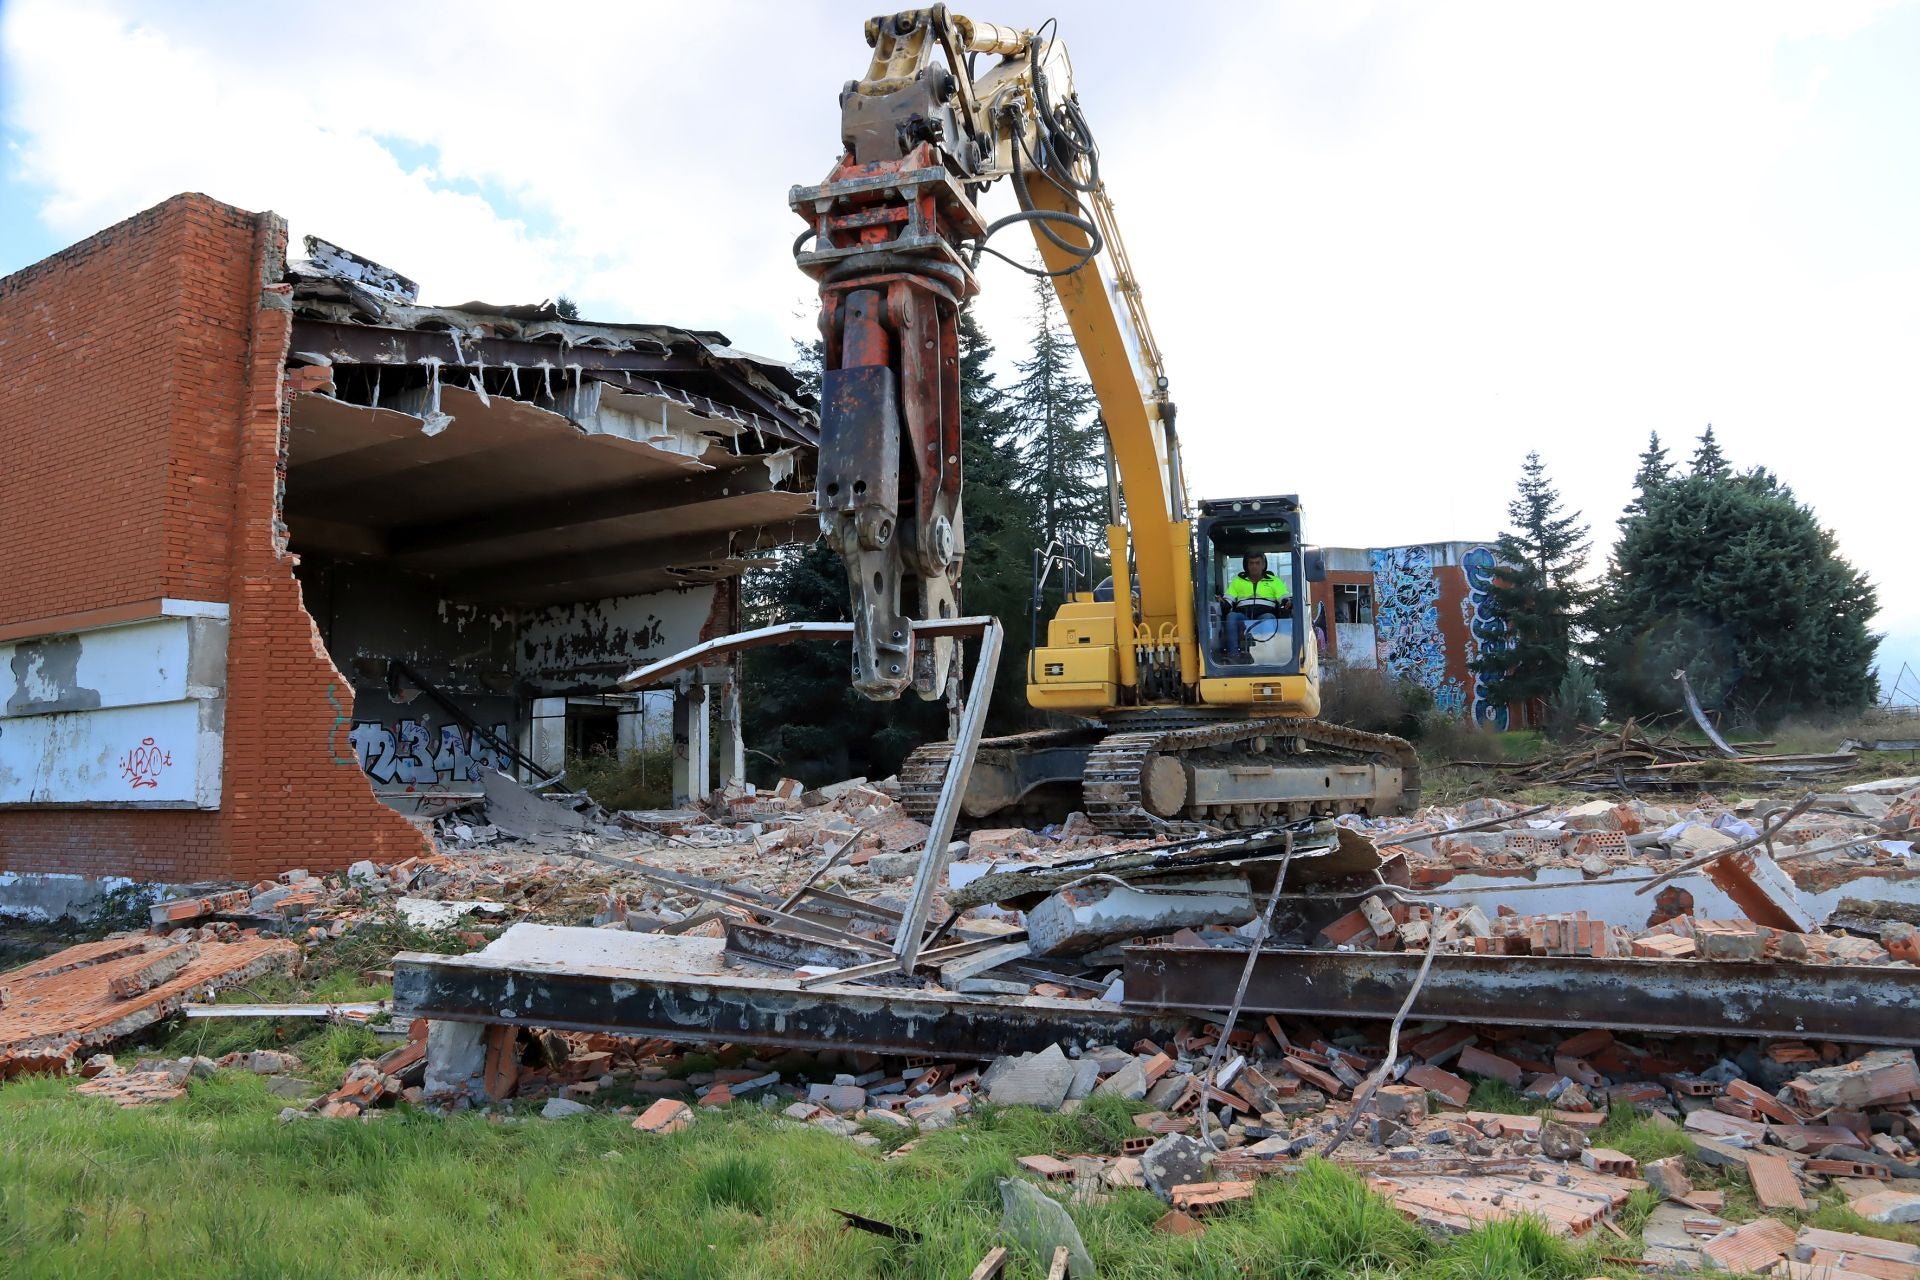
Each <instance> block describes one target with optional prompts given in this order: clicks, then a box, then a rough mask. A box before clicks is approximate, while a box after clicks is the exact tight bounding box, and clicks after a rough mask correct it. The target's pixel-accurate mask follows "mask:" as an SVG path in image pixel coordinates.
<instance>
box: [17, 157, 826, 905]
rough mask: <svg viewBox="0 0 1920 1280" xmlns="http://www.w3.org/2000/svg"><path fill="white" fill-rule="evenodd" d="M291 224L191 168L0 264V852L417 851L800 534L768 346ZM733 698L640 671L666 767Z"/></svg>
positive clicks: (590, 722)
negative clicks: (650, 320) (433, 820)
mask: <svg viewBox="0 0 1920 1280" xmlns="http://www.w3.org/2000/svg"><path fill="white" fill-rule="evenodd" d="M287 249H288V246H287V232H286V224H285V223H284V222H283V221H282V220H281V219H280V218H279V217H277V216H276V215H274V214H271V213H264V214H255V213H249V212H246V211H244V210H240V209H235V208H233V207H231V206H228V205H224V204H221V203H219V202H218V201H215V200H211V199H208V198H207V197H205V196H200V195H182V196H176V197H175V198H173V199H171V200H168V201H166V202H165V203H163V204H161V205H158V206H156V207H155V208H153V209H150V210H148V211H147V212H145V213H142V214H139V215H137V216H135V217H133V218H131V219H129V220H127V221H126V222H123V223H120V224H119V225H117V226H114V227H110V228H108V229H107V230H105V231H102V232H100V233H99V234H98V235H95V236H93V237H92V238H90V239H88V240H85V241H82V242H81V243H79V244H76V245H74V246H72V247H71V248H68V249H66V250H64V251H62V252H60V253H58V254H55V255H54V256H52V257H50V258H48V259H46V260H44V261H42V262H38V263H35V264H34V265H32V266H29V267H26V268H24V269H23V270H21V271H18V272H16V273H14V274H13V275H10V276H7V277H5V278H0V456H4V457H5V459H6V462H5V464H4V465H0V884H4V883H6V882H7V881H8V878H9V876H15V877H17V876H18V875H20V874H21V873H39V872H52V873H77V874H82V875H88V876H127V877H132V878H138V879H147V880H173V881H184V880H195V879H216V878H217V879H247V878H256V877H258V876H261V875H271V874H274V873H276V872H279V871H282V870H285V869H286V868H289V867H303V866H304V867H308V868H310V869H313V870H321V869H326V868H333V867H339V866H343V865H345V864H346V863H348V862H351V861H353V860H355V859H358V858H365V857H372V858H379V859H385V860H397V859H399V858H404V857H406V856H407V855H408V854H409V853H413V852H417V851H420V850H422V849H424V848H425V847H426V845H425V843H424V842H423V838H422V835H421V833H420V830H419V827H418V825H417V819H418V818H419V817H420V816H421V815H423V814H428V815H430V814H433V813H435V812H437V811H440V810H442V809H444V808H446V807H449V806H451V805H453V804H457V803H460V802H462V801H464V800H465V799H468V798H471V797H473V796H475V795H477V794H478V793H479V790H480V787H481V783H482V779H483V778H484V777H486V776H487V774H486V771H487V770H490V769H502V770H507V771H511V772H514V773H517V774H518V775H519V776H520V777H521V778H522V779H523V780H530V781H537V780H539V779H541V778H543V777H547V776H549V775H551V774H554V773H557V772H559V771H560V770H561V769H562V767H563V764H564V760H565V757H566V755H567V754H568V751H569V749H570V748H571V749H573V750H578V749H580V748H582V747H587V746H592V745H603V746H607V747H614V748H617V747H620V746H630V745H634V740H635V738H636V736H637V735H638V734H639V732H640V731H641V730H640V727H641V726H642V725H644V724H646V723H647V721H648V719H649V715H648V710H649V708H648V707H647V706H646V705H645V704H643V703H642V702H640V701H639V700H638V699H637V698H635V697H634V696H632V695H623V694H621V693H619V692H618V690H617V689H616V681H617V680H618V679H619V677H620V676H622V675H624V674H625V673H626V672H628V671H629V670H631V669H632V668H634V667H635V666H638V665H641V664H643V663H645V662H647V661H649V660H651V659H653V658H658V657H661V656H664V655H667V654H670V653H673V652H676V651H678V650H680V649H682V648H686V647H688V646H690V645H693V644H695V643H698V642H699V641H700V640H702V639H705V638H709V637H711V636H714V635H719V634H724V633H726V632H729V631H732V630H735V629H737V627H738V623H739V608H740V596H739V581H740V574H741V571H742V569H743V567H744V565H745V564H746V563H747V561H748V559H749V558H751V557H753V556H755V555H758V554H760V553H762V552H763V551H764V550H765V549H767V548H770V547H774V546H778V545H781V544H784V543H787V542H790V541H793V540H794V539H795V537H796V535H797V536H798V537H800V538H802V539H804V538H810V537H812V535H813V521H812V520H811V519H810V518H809V517H808V516H807V515H806V512H807V511H808V509H809V507H810V506H811V500H812V490H813V467H814V457H815V452H816V446H817V442H818V434H817V430H816V427H815V424H814V419H813V416H812V414H811V413H810V411H809V410H808V409H807V408H805V407H804V406H803V404H802V401H801V398H800V393H799V384H798V382H797V381H796V380H795V378H794V376H793V374H792V372H791V371H790V370H788V369H787V368H786V367H785V366H784V365H782V364H779V363H777V362H774V361H769V360H763V359H760V358H757V357H754V356H751V355H748V354H746V353H744V352H741V351H737V350H735V349H733V348H732V347H731V346H730V345H729V344H728V342H727V340H726V338H725V337H724V336H723V335H721V334H718V333H713V332H710V331H702V330H696V329H684V328H678V327H674V326H669V325H659V324H630V323H595V322H589V321H585V320H582V319H579V318H577V317H575V316H572V315H570V314H562V313H561V311H560V310H559V309H557V308H556V307H554V306H553V305H551V304H546V303H542V304H538V305H529V306H494V305H489V304H484V303H477V302H476V303H463V304H460V305H457V306H450V307H442V306H428V305H424V304H422V303H421V302H420V301H419V299H418V297H417V289H416V288H415V286H414V285H413V283H412V282H411V281H409V280H407V279H406V278H404V277H402V276H400V275H399V274H398V273H396V272H394V271H392V270H390V269H388V268H386V267H383V266H380V265H379V264H376V263H372V262H368V261H366V260H365V259H362V258H359V257H356V256H355V255H353V254H351V253H347V252H345V251H344V250H340V249H338V248H336V247H335V246H331V245H328V244H326V243H325V242H321V241H316V240H312V239H309V240H308V241H307V242H306V245H305V250H306V252H305V253H304V254H302V255H296V256H291V257H290V255H289V254H288V252H287ZM663 703H670V704H671V711H670V713H669V712H667V711H666V708H665V707H664V706H662V705H661V704H663ZM737 705H738V702H737V694H736V692H735V685H734V683H733V673H732V671H731V670H730V669H728V668H725V667H719V668H703V669H702V670H701V672H700V673H699V675H698V676H697V677H694V678H692V679H691V680H690V681H689V682H686V683H683V684H681V685H680V686H679V687H677V688H673V689H666V690H661V691H658V692H657V693H656V694H655V695H654V706H653V708H652V709H653V710H654V711H655V712H656V713H661V714H667V715H669V716H670V731H671V733H672V736H673V739H674V745H675V748H676V763H675V769H676V775H677V776H676V783H677V784H678V785H679V787H680V788H681V789H682V790H685V791H694V792H697V791H700V790H704V788H705V784H706V781H707V779H708V777H709V769H710V768H711V769H712V770H717V771H718V773H719V775H720V776H721V777H724V776H726V775H727V774H728V773H729V772H732V771H736V770H738V768H739V765H740V754H741V753H740V744H739V741H738V735H737V730H738V715H737ZM716 721H717V722H718V728H717V729H713V728H712V727H711V726H713V725H714V724H715V722H716ZM710 734H711V737H710V736H709V735H710ZM656 741H657V739H656ZM715 748H717V749H715ZM410 818H411V819H415V820H416V821H409V819H410Z"/></svg>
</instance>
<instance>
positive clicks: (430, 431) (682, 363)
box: [285, 237, 819, 604]
mask: <svg viewBox="0 0 1920 1280" xmlns="http://www.w3.org/2000/svg"><path fill="white" fill-rule="evenodd" d="M306 243H307V249H308V254H309V256H308V257H307V258H306V259H304V260H300V261H295V262H290V263H289V264H288V266H287V279H288V281H289V282H290V283H291V284H292V285H293V311H294V324H293V340H292V344H291V348H290V352H291V354H290V357H289V364H290V365H291V366H293V368H292V372H291V373H290V375H289V376H290V378H292V379H293V380H294V386H295V389H296V391H297V392H298V394H297V395H296V396H295V400H294V409H293V416H292V425H291V439H290V442H289V449H288V473H287V488H286V503H285V511H286V520H287V524H288V527H289V531H290V536H291V540H292V543H293V546H294V548H295V549H296V550H298V551H302V552H307V553H322V554H327V555H332V556H337V557H341V558H369V559H380V560H383V561H385V562H387V563H389V564H391V565H393V566H394V567H397V568H400V569H404V570H408V571H411V572H418V573H422V574H427V575H430V576H431V577H433V578H434V579H435V581H436V583H437V584H438V585H439V586H440V588H441V589H442V591H443V593H444V594H445V595H446V596H447V597H448V598H451V599H459V600H467V601H472V602H475V603H492V604H545V603H558V602H565V601H574V600H589V599H599V598H605V597H608V596H614V595H623V594H632V593H636V592H641V591H652V590H658V589H661V588H663V587H667V586H672V585H676V584H685V583H700V582H710V581H714V580H716V579H718V578H722V577H727V576H730V575H732V574H734V573H737V572H738V571H739V570H740V568H741V567H742V566H743V565H744V564H746V563H747V561H748V560H749V559H750V558H751V557H752V556H753V555H754V554H755V553H756V552H758V551H761V550H764V549H767V548H771V547H773V546H777V545H779V544H781V543H787V542H793V541H799V540H805V539H808V538H810V537H811V536H812V534H813V523H812V519H811V517H810V515H809V512H810V508H811V504H812V484H813V480H812V476H813V464H814V452H815V448H816V446H817V444H818V441H819V431H818V427H817V424H816V420H815V418H814V415H813V412H812V410H811V408H810V406H809V401H808V399H807V398H806V396H805V393H804V391H803V390H802V387H801V384H800V381H799V379H798V378H797V377H795V375H794V373H793V371H792V370H791V369H789V368H788V367H787V366H786V365H784V364H782V363H780V362H778V361H775V360H770V359H767V358H765V357H761V356H754V355H750V354H748V353H745V352H742V351H739V350H736V349H735V348H734V347H732V346H731V345H730V344H729V343H728V341H727V339H726V336H725V335H724V334H720V333H716V332H712V331H703V330H692V329H682V328H677V327H674V326H669V325H657V324H605V323H598V322H589V321H583V320H579V319H577V318H574V317H571V316H567V315H563V314H562V313H561V310H560V308H559V307H557V306H556V305H554V304H553V303H551V302H543V303H540V304H537V305H527V306H496V305H493V304H489V303H482V302H469V303H464V304H461V305H459V306H454V307H432V306H423V305H421V304H420V303H419V302H418V301H417V288H416V286H415V285H414V284H413V282H412V281H410V280H407V279H406V278H405V277H403V276H400V275H399V274H398V273H397V272H394V271H392V270H391V269H389V268H386V267H383V266H381V265H380V264H378V263H373V262H370V261H368V260H366V259H364V258H360V257H358V256H357V255H354V254H351V253H349V252H347V251H346V250H343V249H340V248H338V247H337V246H334V245H330V244H327V243H326V242H325V241H321V240H318V239H315V238H313V237H309V238H308V239H307V242H306Z"/></svg>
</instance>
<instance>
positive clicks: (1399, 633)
mask: <svg viewBox="0 0 1920 1280" xmlns="http://www.w3.org/2000/svg"><path fill="white" fill-rule="evenodd" d="M1322 554H1323V555H1324V557H1325V560H1326V566H1327V580H1326V584H1325V586H1324V587H1323V588H1322V590H1323V591H1324V592H1325V600H1324V608H1325V610H1326V618H1325V625H1324V626H1323V627H1322V628H1321V632H1322V634H1323V635H1324V636H1325V637H1326V648H1327V651H1328V655H1329V656H1330V657H1332V658H1333V659H1334V660H1335V661H1336V662H1338V663H1339V664H1340V665H1341V666H1345V667H1370V668H1378V669H1380V670H1382V671H1384V672H1386V673H1387V674H1388V675H1390V676H1392V677H1393V678H1394V679H1397V680H1410V681H1412V682H1413V683H1415V684H1418V685H1420V686H1422V687H1423V688H1425V689H1427V690H1428V691H1429V692H1431V693H1432V694H1433V700H1434V705H1435V707H1436V708H1437V709H1438V710H1440V711H1442V712H1445V713H1447V714H1450V715H1455V716H1458V717H1460V718H1461V719H1467V718H1469V717H1471V718H1472V719H1473V720H1475V721H1477V722H1479V723H1482V724H1493V725H1496V726H1498V727H1500V728H1506V727H1507V724H1508V722H1509V719H1510V716H1509V709H1508V708H1507V707H1506V706H1504V705H1494V704H1492V703H1490V702H1488V701H1487V700H1486V698H1485V696H1484V694H1483V693H1482V690H1481V685H1480V681H1479V680H1478V679H1477V678H1476V677H1475V676H1474V674H1473V670H1472V664H1473V663H1474V661H1475V660H1476V659H1477V658H1478V657H1479V656H1480V651H1481V646H1482V645H1483V644H1484V643H1486V642H1487V641H1488V640H1489V639H1491V638H1494V637H1497V636H1498V635H1499V624H1498V623H1496V622H1495V621H1494V620H1493V618H1492V617H1491V615H1490V614H1489V612H1488V606H1487V588H1488V586H1489V585H1490V584H1491V582H1492V579H1493V567H1494V558H1493V546H1492V544H1491V543H1486V542H1423V543H1417V544H1415V545H1412V546H1405V547H1364V548H1354V547H1329V548H1327V549H1326V550H1325V551H1324V552H1323V553H1322Z"/></svg>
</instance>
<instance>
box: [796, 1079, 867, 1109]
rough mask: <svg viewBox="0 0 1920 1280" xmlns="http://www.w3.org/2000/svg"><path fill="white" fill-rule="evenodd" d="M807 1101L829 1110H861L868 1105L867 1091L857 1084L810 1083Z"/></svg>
mask: <svg viewBox="0 0 1920 1280" xmlns="http://www.w3.org/2000/svg"><path fill="white" fill-rule="evenodd" d="M807 1101H808V1102H811V1103H813V1104H814V1105H815V1106H820V1107H825V1108H827V1110H829V1111H841V1112H845V1111H859V1110H861V1109H862V1108H864V1107H865V1106H866V1105H867V1091H866V1090H865V1089H863V1088H861V1087H860V1086H859V1085H857V1084H810V1085H808V1086H807Z"/></svg>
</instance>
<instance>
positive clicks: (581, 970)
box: [393, 925, 1185, 1060]
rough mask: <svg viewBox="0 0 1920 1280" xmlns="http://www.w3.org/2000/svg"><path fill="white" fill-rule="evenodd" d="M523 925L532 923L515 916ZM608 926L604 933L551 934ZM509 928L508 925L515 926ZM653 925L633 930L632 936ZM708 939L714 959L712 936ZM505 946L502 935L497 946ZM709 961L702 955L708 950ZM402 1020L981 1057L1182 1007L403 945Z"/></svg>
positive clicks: (1128, 1029) (1095, 1040)
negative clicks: (1155, 1008)
mask: <svg viewBox="0 0 1920 1280" xmlns="http://www.w3.org/2000/svg"><path fill="white" fill-rule="evenodd" d="M515 927H516V929H525V928H529V927H537V926H527V925H518V926H515ZM552 932H555V933H570V934H594V933H598V934H601V935H603V940H604V935H606V934H607V933H609V932H611V931H609V930H597V929H571V930H553V931H552ZM510 933H511V931H510ZM651 936H652V935H642V934H631V935H627V936H626V937H627V939H628V940H631V939H634V938H648V937H651ZM663 941H670V942H673V943H703V944H705V950H708V951H711V952H712V958H713V959H714V960H715V961H717V958H718V956H719V951H720V947H721V943H720V941H719V940H718V939H686V938H675V939H668V940H663ZM496 945H498V944H496ZM702 960H703V963H705V962H706V958H705V957H703V958H702ZM393 971H394V973H393V983H394V1007H395V1010H396V1014H395V1016H396V1018H401V1019H405V1018H416V1017H418V1018H432V1019H436V1020H440V1021H447V1022H481V1023H495V1024H505V1025H512V1026H530V1027H546V1028H551V1029H554V1030H560V1031H586V1032H604V1033H607V1034H609V1035H622V1036H639V1037H655V1036H658V1037H661V1038H664V1039H669V1040H676V1041H681V1042H686V1043H715V1042H722V1041H732V1042H735V1043H739V1044H751V1045H773V1046H784V1047H788V1048H795V1049H843V1050H844V1049H854V1050H865V1051H869V1052H873V1053H888V1054H906V1055H910V1056H915V1057H933V1058H941V1057H952V1058H962V1059H968V1060H984V1059H988V1058H993V1057H998V1056H999V1055H1001V1054H1006V1053H1026V1052H1035V1051H1038V1050H1040V1049H1044V1048H1046V1047H1047V1046H1048V1045H1050V1044H1055V1043H1057V1044H1059V1045H1060V1046H1061V1047H1062V1048H1063V1049H1067V1050H1069V1051H1071V1050H1074V1049H1076V1048H1080V1049H1084V1048H1087V1047H1090V1046H1092V1045H1096V1044H1133V1043H1135V1042H1137V1041H1139V1040H1141V1039H1154V1040H1159V1039H1162V1038H1164V1037H1167V1036H1170V1035H1172V1034H1173V1033H1174V1032H1175V1031H1177V1030H1178V1029H1179V1028H1180V1026H1181V1025H1182V1024H1183V1023H1184V1022H1185V1019H1184V1018H1183V1017H1180V1016H1177V1015H1167V1014H1163V1013H1158V1012H1152V1011H1148V1012H1141V1011H1137V1010H1129V1009H1121V1008H1119V1007H1118V1006H1116V1005H1109V1004H1100V1003H1097V1002H1094V1001H1086V1000H1048V999H1043V998H1040V997H1035V996H1029V997H1026V998H1024V999H1008V1000H995V999H986V998H983V997H978V996H962V995H955V994H953V993H951V992H946V991H906V990H894V989H889V988H886V987H875V986H862V987H852V986H825V987H814V988H812V989H802V988H801V987H800V986H799V984H798V983H796V982H795V981H794V980H793V979H791V978H778V977H767V976H765V975H763V974H747V973H743V972H719V973H714V972H698V973H689V972H674V971H670V970H667V969H664V968H663V969H659V970H645V969H634V968H629V967H624V966H618V965H614V966H609V965H604V964H602V965H594V964H586V963H567V962H540V961H529V960H526V959H524V958H523V959H520V960H510V959H505V958H500V959H490V958H489V957H488V956H487V955H486V953H485V952H476V953H474V954H471V955H464V956H446V955H434V954H429V953H424V952H402V953H401V954H399V955H397V956H395V957H394V958H393Z"/></svg>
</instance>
